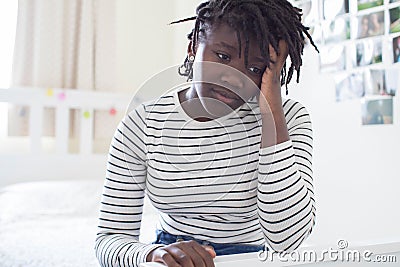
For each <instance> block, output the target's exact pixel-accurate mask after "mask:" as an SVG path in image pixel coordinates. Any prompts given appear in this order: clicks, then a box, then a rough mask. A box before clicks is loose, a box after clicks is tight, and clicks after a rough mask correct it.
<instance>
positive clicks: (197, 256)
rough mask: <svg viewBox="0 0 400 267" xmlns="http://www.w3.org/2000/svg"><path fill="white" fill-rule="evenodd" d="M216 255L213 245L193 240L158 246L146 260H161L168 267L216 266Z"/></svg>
mask: <svg viewBox="0 0 400 267" xmlns="http://www.w3.org/2000/svg"><path fill="white" fill-rule="evenodd" d="M215 256H216V254H215V251H214V249H213V248H212V247H210V246H202V245H200V244H199V243H197V242H196V241H193V240H191V241H181V242H176V243H173V244H170V245H168V246H165V247H160V248H156V249H155V250H153V251H152V252H150V253H149V255H147V258H146V261H153V262H159V263H162V264H164V265H166V266H168V267H214V261H213V258H215Z"/></svg>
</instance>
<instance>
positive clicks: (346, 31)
mask: <svg viewBox="0 0 400 267" xmlns="http://www.w3.org/2000/svg"><path fill="white" fill-rule="evenodd" d="M322 31H323V33H324V40H325V43H326V44H330V43H337V42H341V41H345V40H348V39H350V20H349V18H337V19H335V20H333V21H326V22H324V23H323V24H322Z"/></svg>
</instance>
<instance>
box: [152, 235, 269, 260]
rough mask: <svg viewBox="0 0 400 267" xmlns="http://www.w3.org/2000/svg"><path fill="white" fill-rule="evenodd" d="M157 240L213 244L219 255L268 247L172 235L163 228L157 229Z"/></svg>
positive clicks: (256, 250) (168, 242)
mask: <svg viewBox="0 0 400 267" xmlns="http://www.w3.org/2000/svg"><path fill="white" fill-rule="evenodd" d="M156 234H157V237H156V241H154V242H153V244H164V245H169V244H172V243H175V242H178V241H188V240H195V241H197V242H198V243H199V244H200V245H206V246H211V247H213V248H214V250H215V253H216V254H217V256H221V255H230V254H240V253H249V252H258V251H260V250H264V249H266V248H265V247H264V245H241V244H221V243H213V242H209V241H204V240H199V239H195V238H193V237H191V236H184V235H172V234H170V233H167V232H165V231H162V230H156Z"/></svg>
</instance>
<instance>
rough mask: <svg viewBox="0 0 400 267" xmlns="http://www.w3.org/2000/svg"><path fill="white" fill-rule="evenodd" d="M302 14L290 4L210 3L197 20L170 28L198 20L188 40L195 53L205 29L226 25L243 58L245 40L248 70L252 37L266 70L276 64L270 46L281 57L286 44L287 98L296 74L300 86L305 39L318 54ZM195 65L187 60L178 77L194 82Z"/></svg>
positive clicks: (283, 0) (263, 0)
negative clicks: (234, 34)
mask: <svg viewBox="0 0 400 267" xmlns="http://www.w3.org/2000/svg"><path fill="white" fill-rule="evenodd" d="M301 11H302V10H301V9H299V8H296V7H294V6H292V4H290V3H289V2H288V1H287V0H210V1H207V2H203V3H201V4H200V5H199V6H198V7H197V8H196V14H197V15H196V16H194V17H189V18H186V19H182V20H178V21H174V22H172V23H171V24H175V23H180V22H185V21H190V20H195V26H194V28H193V29H192V31H191V32H190V33H189V34H188V39H189V40H190V41H192V50H193V51H195V47H196V45H197V43H198V42H199V34H202V33H203V32H204V30H205V27H207V26H210V25H213V24H218V23H227V24H228V25H229V26H230V27H232V28H234V29H236V31H237V38H238V43H239V55H240V54H241V49H242V47H241V46H242V45H241V44H242V40H244V45H245V46H244V61H245V65H246V66H247V64H248V49H249V40H250V37H253V38H255V39H256V40H257V42H258V43H259V45H260V50H261V53H262V54H261V55H262V56H263V58H265V60H266V62H265V63H266V66H267V68H269V67H270V64H271V63H274V62H273V61H272V60H271V58H270V55H269V52H270V51H269V46H270V45H271V46H272V47H273V48H274V50H275V51H277V53H279V41H280V40H284V41H285V42H286V43H287V45H288V52H289V57H290V60H291V65H290V67H289V70H288V72H287V71H286V62H285V64H284V66H283V68H282V72H281V85H285V86H286V94H288V88H287V85H288V83H289V82H290V81H291V79H292V76H293V73H294V71H297V79H296V81H297V82H299V78H300V66H301V65H302V58H301V56H302V54H303V49H304V44H305V37H304V35H306V36H307V38H308V39H309V40H310V43H311V45H312V46H313V47H314V48H315V49H316V50H317V51H318V48H317V47H316V45H315V44H314V42H313V40H312V38H311V36H310V34H309V33H308V30H309V28H308V27H306V26H304V25H303V24H302V23H301V16H302V13H301ZM318 52H319V51H318ZM192 64H193V62H191V61H190V60H189V58H188V57H186V59H185V61H184V63H183V65H182V66H181V67H180V68H179V71H178V72H179V74H181V75H183V76H187V77H188V79H191V78H192V76H193V72H192ZM182 69H183V70H184V71H182Z"/></svg>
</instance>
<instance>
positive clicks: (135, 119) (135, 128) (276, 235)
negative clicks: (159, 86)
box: [95, 90, 315, 266]
mask: <svg viewBox="0 0 400 267" xmlns="http://www.w3.org/2000/svg"><path fill="white" fill-rule="evenodd" d="M283 110H284V112H285V117H286V122H287V126H288V130H289V134H290V140H289V141H286V142H283V143H280V144H277V145H275V146H271V147H266V148H261V149H260V141H261V116H260V114H259V108H258V103H257V101H256V100H255V99H252V100H249V101H248V102H247V103H245V104H244V105H242V106H241V107H239V108H238V109H237V110H236V111H235V112H232V113H230V114H228V115H226V116H224V117H221V118H219V119H216V120H212V121H207V122H199V121H196V120H193V119H191V118H190V117H189V116H188V115H187V114H186V113H185V112H184V110H183V109H182V107H181V105H180V103H179V99H178V90H175V91H173V92H169V93H168V94H166V95H164V96H162V97H160V98H159V99H157V100H153V101H151V102H148V103H144V104H142V105H140V106H139V107H138V108H136V109H135V110H133V111H132V112H130V113H129V114H128V115H127V116H126V117H125V118H124V119H123V120H122V121H121V123H120V124H119V126H118V129H117V131H116V132H115V135H114V138H113V140H112V143H111V146H110V152H109V157H108V164H107V174H106V180H105V184H104V191H103V196H102V202H101V210H100V220H99V231H98V236H97V239H96V247H95V248H96V254H97V257H98V259H99V262H100V264H101V265H102V266H117V265H118V266H119V265H124V266H128V265H129V266H138V265H139V263H141V262H143V261H145V258H146V256H147V254H148V253H149V252H150V251H151V250H152V249H154V248H155V247H156V246H159V245H152V244H143V243H140V242H139V241H138V240H139V230H140V226H141V216H142V208H143V198H144V194H145V193H147V194H148V196H149V199H150V201H151V203H152V204H153V205H154V206H155V207H156V209H157V210H158V211H159V213H160V216H159V218H160V220H159V222H158V227H159V228H160V229H163V230H165V231H167V232H169V233H171V234H176V235H190V236H193V237H195V238H197V239H201V240H207V241H211V242H215V243H238V244H239V243H240V244H254V245H260V244H264V243H266V245H267V246H268V247H270V248H272V249H273V250H276V251H283V250H286V251H289V250H293V249H295V248H297V247H298V246H299V245H300V244H301V242H302V241H303V240H304V239H305V238H306V237H307V236H308V235H309V234H310V232H311V229H312V227H313V225H314V219H315V203H314V193H313V180H312V166H311V165H312V129H311V122H310V117H309V114H308V113H307V111H306V109H305V108H304V107H303V106H302V105H301V104H300V103H298V102H296V101H293V100H289V99H288V100H284V103H283Z"/></svg>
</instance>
